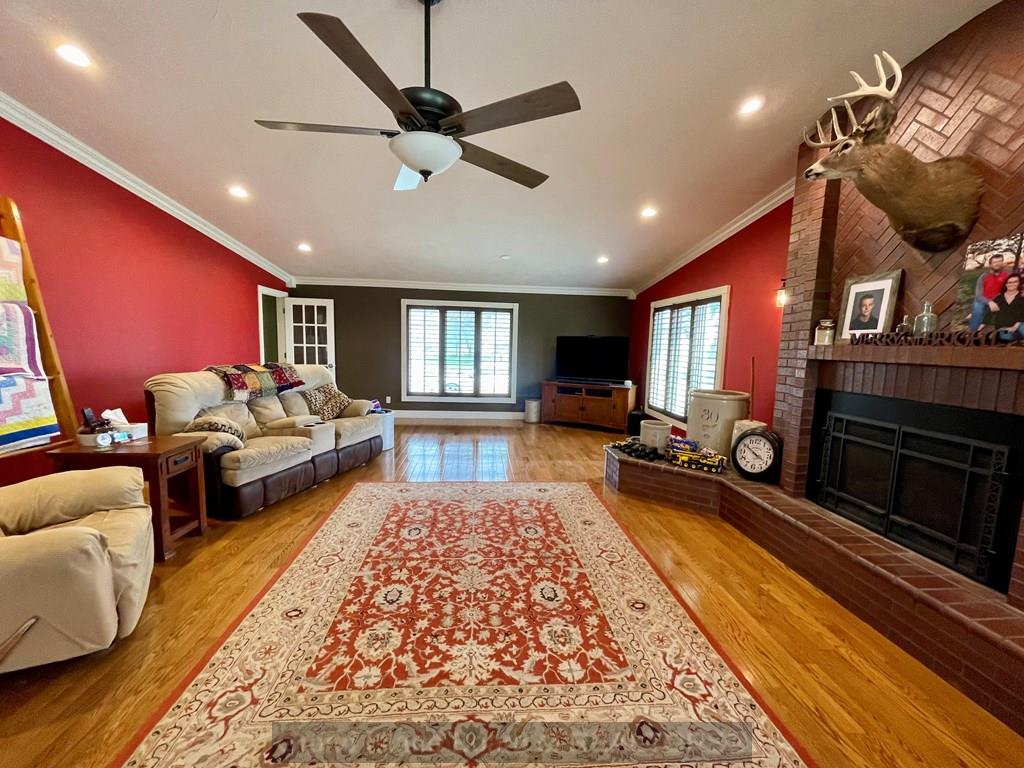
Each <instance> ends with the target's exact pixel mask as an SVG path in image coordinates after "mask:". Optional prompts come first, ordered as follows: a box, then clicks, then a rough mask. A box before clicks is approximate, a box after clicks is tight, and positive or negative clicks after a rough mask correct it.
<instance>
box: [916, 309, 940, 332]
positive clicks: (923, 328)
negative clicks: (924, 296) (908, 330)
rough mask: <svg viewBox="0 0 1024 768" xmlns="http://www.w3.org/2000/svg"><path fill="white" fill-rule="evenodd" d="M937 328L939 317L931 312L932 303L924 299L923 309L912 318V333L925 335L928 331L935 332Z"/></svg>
mask: <svg viewBox="0 0 1024 768" xmlns="http://www.w3.org/2000/svg"><path fill="white" fill-rule="evenodd" d="M938 328H939V317H938V315H936V314H935V313H934V312H932V303H931V302H930V301H926V302H925V303H924V311H922V312H921V314H920V315H918V316H917V317H915V318H914V335H915V336H927V335H928V334H929V333H935V331H937V330H938Z"/></svg>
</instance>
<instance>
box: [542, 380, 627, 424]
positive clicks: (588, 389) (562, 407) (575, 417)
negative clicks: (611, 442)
mask: <svg viewBox="0 0 1024 768" xmlns="http://www.w3.org/2000/svg"><path fill="white" fill-rule="evenodd" d="M635 406H636V385H635V384H634V385H631V386H628V387H627V386H626V385H625V384H574V383H571V382H565V381H545V382H544V384H543V387H542V403H541V418H542V419H543V421H544V422H545V423H548V422H568V423H570V424H590V425H593V426H595V427H607V428H608V429H615V430H618V431H619V432H625V431H626V422H627V420H628V418H629V412H630V411H632V410H633V408H634V407H635Z"/></svg>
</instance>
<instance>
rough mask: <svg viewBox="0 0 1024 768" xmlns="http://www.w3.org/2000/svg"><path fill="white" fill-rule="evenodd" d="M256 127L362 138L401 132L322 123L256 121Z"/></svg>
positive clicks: (395, 134) (386, 135)
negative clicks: (352, 134)
mask: <svg viewBox="0 0 1024 768" xmlns="http://www.w3.org/2000/svg"><path fill="white" fill-rule="evenodd" d="M256 125H262V126H263V127H264V128H272V129H273V130H275V131H309V132H311V133H355V134H360V135H362V136H384V137H386V138H389V139H390V138H391V137H392V136H397V135H398V134H399V133H401V131H395V130H392V129H390V128H353V127H352V126H349V125H326V124H324V123H290V122H282V121H280V120H257V121H256Z"/></svg>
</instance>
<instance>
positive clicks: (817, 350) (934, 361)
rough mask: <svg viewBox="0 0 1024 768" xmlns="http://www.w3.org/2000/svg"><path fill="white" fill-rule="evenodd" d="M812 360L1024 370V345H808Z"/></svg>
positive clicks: (808, 355)
mask: <svg viewBox="0 0 1024 768" xmlns="http://www.w3.org/2000/svg"><path fill="white" fill-rule="evenodd" d="M807 359H808V360H821V361H828V360H836V361H842V362H851V363H889V364H896V365H933V366H948V367H951V368H978V369H983V370H1001V371H1024V346H1006V347H952V346H950V347H930V346H912V345H906V346H902V345H900V346H890V347H885V346H873V345H871V344H834V345H829V346H820V345H819V346H816V345H814V344H811V345H810V346H809V347H808V348H807Z"/></svg>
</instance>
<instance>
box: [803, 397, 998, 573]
mask: <svg viewBox="0 0 1024 768" xmlns="http://www.w3.org/2000/svg"><path fill="white" fill-rule="evenodd" d="M1008 451H1009V447H1008V446H1005V445H996V444H993V443H988V442H983V441H980V440H973V439H967V438H964V437H959V436H956V435H947V434H941V433H937V432H928V431H924V430H921V429H915V428H911V427H907V426H903V425H900V424H894V423H888V422H884V421H877V420H873V419H866V418H861V417H859V416H851V415H848V414H844V413H839V412H836V411H829V412H828V415H827V417H826V420H825V425H824V437H823V440H822V443H821V474H820V476H819V478H818V488H819V498H818V501H819V503H820V504H821V505H822V506H823V507H826V508H828V509H831V510H834V511H835V512H838V513H839V514H841V515H843V516H845V517H848V518H850V519H852V520H855V521H856V522H858V523H860V524H861V525H864V526H865V527H867V528H870V529H871V530H873V531H876V532H878V533H880V534H882V535H884V536H886V537H887V538H890V539H892V540H894V541H897V542H899V543H901V544H903V545H905V546H907V547H909V548H910V549H913V550H916V551H917V552H920V553H921V554H923V555H926V556H928V557H930V558H932V559H933V560H936V561H938V562H940V563H943V564H945V565H948V566H949V567H951V568H954V569H956V570H957V571H960V572H961V573H964V574H966V575H967V576H970V577H971V578H973V579H976V580H978V581H980V582H983V583H985V584H990V585H992V586H996V587H997V588H999V587H1000V586H1001V585H1000V584H999V583H998V582H999V581H1000V579H1001V575H1002V572H1003V570H1004V569H1003V568H1002V567H1001V563H1000V559H1001V558H1002V554H1003V553H1001V552H1000V548H999V543H998V542H997V540H996V539H997V531H998V530H1000V527H999V514H1000V508H1001V506H1002V504H1001V501H1002V498H1003V491H1004V483H1005V481H1006V479H1007V477H1008V476H1007V455H1008Z"/></svg>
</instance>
